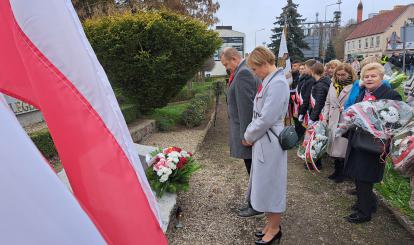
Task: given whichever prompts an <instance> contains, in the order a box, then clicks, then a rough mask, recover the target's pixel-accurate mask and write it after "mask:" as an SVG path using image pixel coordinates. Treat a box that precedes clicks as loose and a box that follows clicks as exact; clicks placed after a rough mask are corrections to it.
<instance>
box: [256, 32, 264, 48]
mask: <svg viewBox="0 0 414 245" xmlns="http://www.w3.org/2000/svg"><path fill="white" fill-rule="evenodd" d="M264 30H265V28H262V29H259V30H256V31H255V32H254V47H256V34H257V33H258V32H259V31H264Z"/></svg>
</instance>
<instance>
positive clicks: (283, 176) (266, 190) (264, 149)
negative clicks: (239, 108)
mask: <svg viewBox="0 0 414 245" xmlns="http://www.w3.org/2000/svg"><path fill="white" fill-rule="evenodd" d="M247 64H248V66H249V67H250V68H251V69H252V70H253V72H254V73H255V74H256V75H257V76H258V77H259V78H261V79H262V80H263V82H262V85H261V86H259V88H258V92H257V94H256V97H255V99H254V105H253V120H252V122H251V123H250V124H249V126H248V127H247V129H246V132H245V133H244V140H243V144H244V145H246V146H250V145H252V146H253V160H252V168H251V172H250V180H249V189H248V191H247V198H248V200H250V202H251V205H252V207H253V208H254V209H255V210H258V211H261V212H265V213H266V221H267V223H266V226H265V227H264V228H263V229H262V230H261V231H258V232H256V233H255V236H256V237H258V238H259V240H257V241H256V244H272V243H273V242H275V241H280V239H281V237H282V230H281V226H280V220H281V214H282V213H283V212H284V211H285V210H286V189H287V152H286V151H284V150H282V147H281V145H280V143H279V140H278V137H277V135H279V134H280V133H281V131H282V130H283V129H284V118H285V115H286V113H287V111H288V105H289V85H288V82H287V80H286V77H285V74H284V72H283V69H280V68H277V67H276V65H275V55H274V54H273V53H272V52H271V51H270V50H269V49H267V48H265V47H257V48H255V49H254V50H253V52H252V53H251V54H250V56H249V57H248V59H247Z"/></svg>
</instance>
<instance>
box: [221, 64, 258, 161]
mask: <svg viewBox="0 0 414 245" xmlns="http://www.w3.org/2000/svg"><path fill="white" fill-rule="evenodd" d="M258 83H259V79H258V78H257V77H256V76H255V75H254V74H253V73H252V71H251V70H250V69H249V68H248V67H247V65H246V61H245V60H244V61H242V62H241V63H240V64H239V66H238V67H237V68H236V70H235V71H234V78H233V80H232V82H231V84H230V86H229V88H228V91H227V111H228V114H229V126H230V130H229V146H230V156H231V157H235V158H240V159H252V148H251V147H246V146H243V145H242V144H241V141H242V139H243V137H244V132H245V131H246V128H247V126H248V125H249V124H250V122H251V121H252V118H253V100H254V97H255V95H256V92H257V85H258Z"/></svg>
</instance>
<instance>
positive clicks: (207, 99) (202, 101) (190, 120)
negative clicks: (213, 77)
mask: <svg viewBox="0 0 414 245" xmlns="http://www.w3.org/2000/svg"><path fill="white" fill-rule="evenodd" d="M212 101H213V100H212V93H211V92H208V93H204V94H197V95H196V96H195V97H194V99H192V100H191V102H190V106H189V107H188V108H187V110H185V111H184V112H183V114H182V121H183V123H184V125H186V126H187V127H197V126H199V125H201V123H202V122H203V120H204V117H205V114H206V112H207V110H208V109H210V106H211V103H212Z"/></svg>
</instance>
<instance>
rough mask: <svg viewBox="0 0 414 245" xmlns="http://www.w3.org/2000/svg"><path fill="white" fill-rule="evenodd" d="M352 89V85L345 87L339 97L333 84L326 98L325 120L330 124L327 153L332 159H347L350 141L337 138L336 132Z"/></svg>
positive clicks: (323, 111)
mask: <svg viewBox="0 0 414 245" xmlns="http://www.w3.org/2000/svg"><path fill="white" fill-rule="evenodd" d="M351 88H352V84H350V85H348V86H346V87H344V89H343V90H342V91H341V93H340V94H339V97H338V96H336V90H335V87H334V86H333V83H331V86H330V87H329V91H328V95H327V97H326V102H325V107H324V108H323V110H322V115H323V119H324V120H325V121H327V122H328V148H327V153H328V155H329V156H331V157H336V158H345V154H346V148H347V146H348V140H347V139H346V138H344V137H337V138H335V131H336V128H337V127H338V123H339V119H340V116H341V113H342V111H343V108H344V105H345V102H346V101H347V100H348V97H349V92H350V90H351Z"/></svg>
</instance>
